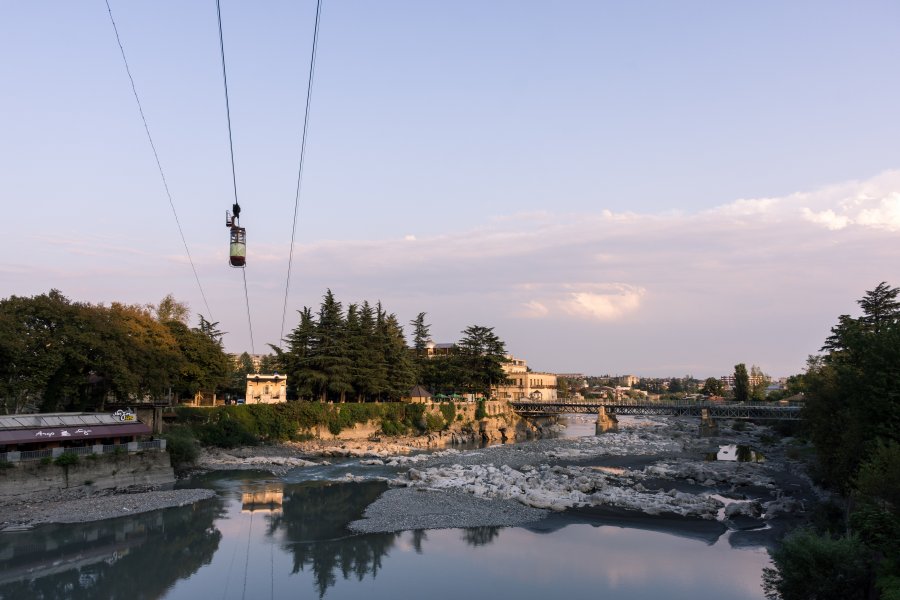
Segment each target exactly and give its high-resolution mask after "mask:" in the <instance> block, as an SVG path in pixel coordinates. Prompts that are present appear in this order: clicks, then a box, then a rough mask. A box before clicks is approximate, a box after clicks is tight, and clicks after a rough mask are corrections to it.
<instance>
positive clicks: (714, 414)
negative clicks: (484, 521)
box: [509, 399, 803, 421]
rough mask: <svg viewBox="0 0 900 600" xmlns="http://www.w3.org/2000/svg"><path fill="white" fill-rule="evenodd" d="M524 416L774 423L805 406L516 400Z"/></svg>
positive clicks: (795, 416) (516, 408)
mask: <svg viewBox="0 0 900 600" xmlns="http://www.w3.org/2000/svg"><path fill="white" fill-rule="evenodd" d="M509 404H510V406H511V407H512V409H513V410H514V411H516V412H517V413H518V414H520V415H522V416H523V417H545V416H550V415H561V414H574V413H582V414H583V413H595V414H596V413H600V412H601V411H604V412H605V414H606V415H609V416H612V417H616V416H621V415H634V416H642V417H652V416H661V415H670V416H676V417H702V416H704V411H706V414H707V415H708V416H709V418H711V419H768V420H773V421H799V420H800V419H801V416H800V411H801V409H802V408H803V405H802V404H799V403H790V404H776V403H770V402H693V401H679V400H674V401H663V402H649V401H647V400H556V401H552V402H541V401H537V400H524V399H523V400H515V401H512V402H510V403H509Z"/></svg>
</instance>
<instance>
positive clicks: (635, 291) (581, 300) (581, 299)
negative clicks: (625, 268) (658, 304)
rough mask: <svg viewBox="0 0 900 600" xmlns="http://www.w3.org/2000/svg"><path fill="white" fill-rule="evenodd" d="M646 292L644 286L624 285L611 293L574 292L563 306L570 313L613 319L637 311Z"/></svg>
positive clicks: (606, 319)
mask: <svg viewBox="0 0 900 600" xmlns="http://www.w3.org/2000/svg"><path fill="white" fill-rule="evenodd" d="M644 293H645V291H644V290H643V289H642V288H633V287H630V286H624V285H623V286H620V289H619V290H618V291H615V292H609V293H598V292H572V293H570V294H569V297H568V299H566V300H564V301H562V302H561V306H562V309H563V310H564V311H565V312H567V313H568V314H570V315H575V316H579V317H587V318H590V319H597V320H599V321H612V320H615V319H619V318H621V317H623V316H625V315H627V314H629V313H633V312H635V311H637V309H638V308H639V307H640V305H641V297H642V296H643V295H644Z"/></svg>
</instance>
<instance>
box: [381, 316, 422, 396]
mask: <svg viewBox="0 0 900 600" xmlns="http://www.w3.org/2000/svg"><path fill="white" fill-rule="evenodd" d="M379 308H380V307H379ZM379 337H380V338H381V343H382V345H383V347H384V359H385V364H386V366H387V373H388V395H389V397H390V398H391V399H392V400H399V399H400V398H402V397H404V396H406V395H407V394H408V393H409V390H410V389H411V388H412V386H413V385H415V383H416V368H415V365H414V364H413V360H412V356H411V354H410V352H409V347H408V346H407V345H406V337H405V336H404V335H403V327H402V326H401V325H400V322H399V321H398V320H397V315H394V314H390V315H385V316H384V318H382V319H381V330H380V332H379Z"/></svg>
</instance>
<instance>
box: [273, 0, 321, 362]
mask: <svg viewBox="0 0 900 600" xmlns="http://www.w3.org/2000/svg"><path fill="white" fill-rule="evenodd" d="M321 15H322V0H316V22H315V26H314V28H313V43H312V54H311V55H310V58H309V79H308V81H307V83H306V110H305V112H304V115H303V133H302V135H301V138H300V165H299V166H298V168H297V193H296V194H295V196H294V221H293V225H292V226H291V249H290V252H289V254H288V270H287V278H286V279H285V283H284V306H283V307H282V310H281V330H280V331H279V333H278V346H279V347H280V346H281V343H282V338H283V337H284V322H285V319H286V317H287V303H288V293H289V292H290V288H291V268H292V266H293V263H294V239H295V236H296V233H297V214H298V212H299V209H300V187H301V184H302V181H303V158H304V157H305V155H306V135H307V132H308V130H309V106H310V99H311V98H312V83H313V74H314V73H315V71H316V48H317V47H318V43H319V22H320V18H321Z"/></svg>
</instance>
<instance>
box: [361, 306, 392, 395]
mask: <svg viewBox="0 0 900 600" xmlns="http://www.w3.org/2000/svg"><path fill="white" fill-rule="evenodd" d="M377 322H378V317H377V316H376V314H375V309H374V308H372V305H371V304H369V302H368V301H364V302H363V304H362V308H360V310H359V326H360V352H359V361H360V364H359V367H358V371H357V374H358V377H359V386H360V387H359V388H357V389H358V391H359V393H360V394H361V395H362V396H363V397H364V398H366V399H368V400H375V399H378V398H379V397H380V395H381V394H384V393H386V392H387V389H388V380H387V378H388V374H387V366H386V364H385V361H384V348H383V347H382V345H381V342H380V340H379V338H378V335H377V334H376V329H377V327H378V325H377Z"/></svg>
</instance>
